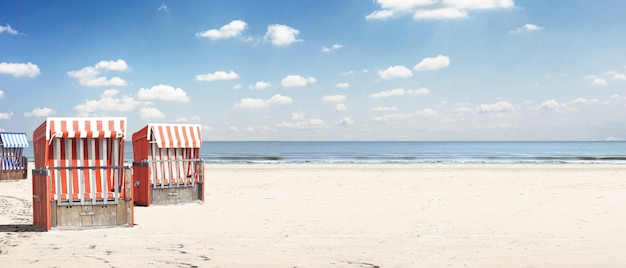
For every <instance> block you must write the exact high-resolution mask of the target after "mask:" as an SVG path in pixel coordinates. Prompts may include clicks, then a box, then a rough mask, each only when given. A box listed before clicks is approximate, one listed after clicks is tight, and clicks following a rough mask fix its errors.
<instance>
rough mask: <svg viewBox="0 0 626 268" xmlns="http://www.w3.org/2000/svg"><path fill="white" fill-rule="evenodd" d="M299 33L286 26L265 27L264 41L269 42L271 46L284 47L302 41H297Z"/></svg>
mask: <svg viewBox="0 0 626 268" xmlns="http://www.w3.org/2000/svg"><path fill="white" fill-rule="evenodd" d="M298 34H300V31H298V30H297V29H294V28H291V27H289V26H287V25H281V24H273V25H270V26H267V32H266V33H265V39H266V40H270V41H271V42H272V44H274V45H277V46H285V45H289V44H292V43H295V42H299V41H302V40H300V39H298Z"/></svg>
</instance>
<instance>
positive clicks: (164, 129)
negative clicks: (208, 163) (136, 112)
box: [148, 124, 202, 148]
mask: <svg viewBox="0 0 626 268" xmlns="http://www.w3.org/2000/svg"><path fill="white" fill-rule="evenodd" d="M151 137H152V141H154V142H155V143H156V144H157V146H158V147H159V148H200V146H202V138H201V137H200V125H198V124H149V125H148V139H150V138H151Z"/></svg>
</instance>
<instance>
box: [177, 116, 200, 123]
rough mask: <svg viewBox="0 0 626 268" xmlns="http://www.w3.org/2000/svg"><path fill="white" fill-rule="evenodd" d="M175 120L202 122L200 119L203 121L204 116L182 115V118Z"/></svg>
mask: <svg viewBox="0 0 626 268" xmlns="http://www.w3.org/2000/svg"><path fill="white" fill-rule="evenodd" d="M174 121H176V122H200V121H202V118H200V117H199V116H192V117H181V118H178V119H176V120H174Z"/></svg>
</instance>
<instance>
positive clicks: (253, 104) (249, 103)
mask: <svg viewBox="0 0 626 268" xmlns="http://www.w3.org/2000/svg"><path fill="white" fill-rule="evenodd" d="M292 101H293V100H292V99H291V98H290V97H287V96H283V95H280V94H276V95H274V96H272V97H271V98H269V99H267V100H263V99H253V98H245V99H241V100H240V101H239V102H238V103H235V108H242V109H261V108H269V107H270V106H271V105H273V104H288V103H291V102H292Z"/></svg>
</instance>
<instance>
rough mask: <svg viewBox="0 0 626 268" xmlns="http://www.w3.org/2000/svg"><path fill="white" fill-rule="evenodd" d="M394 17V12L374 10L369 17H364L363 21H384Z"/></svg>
mask: <svg viewBox="0 0 626 268" xmlns="http://www.w3.org/2000/svg"><path fill="white" fill-rule="evenodd" d="M395 15H396V12H394V11H393V10H388V9H383V10H376V11H374V12H372V13H370V14H369V15H367V16H365V19H367V20H384V19H388V18H392V17H394V16H395Z"/></svg>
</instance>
